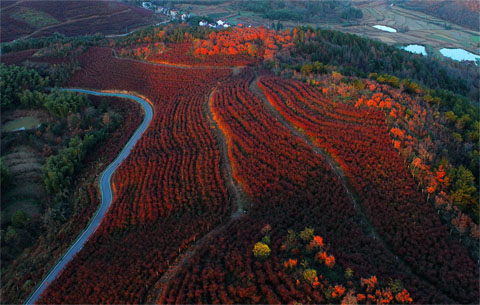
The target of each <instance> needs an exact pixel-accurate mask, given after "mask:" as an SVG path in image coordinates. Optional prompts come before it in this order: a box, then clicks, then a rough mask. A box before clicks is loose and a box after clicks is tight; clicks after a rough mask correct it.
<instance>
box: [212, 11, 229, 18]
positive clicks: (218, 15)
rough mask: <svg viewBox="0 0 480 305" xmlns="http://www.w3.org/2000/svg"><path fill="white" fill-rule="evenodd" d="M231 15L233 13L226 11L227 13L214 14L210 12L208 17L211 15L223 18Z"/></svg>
mask: <svg viewBox="0 0 480 305" xmlns="http://www.w3.org/2000/svg"><path fill="white" fill-rule="evenodd" d="M228 15H231V13H228V12H225V13H213V14H208V17H211V18H213V19H218V18H223V17H225V16H228Z"/></svg>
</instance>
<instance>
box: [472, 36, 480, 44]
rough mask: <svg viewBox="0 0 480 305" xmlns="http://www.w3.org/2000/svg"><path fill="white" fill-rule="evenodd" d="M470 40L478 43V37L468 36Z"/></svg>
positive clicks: (479, 37) (479, 38)
mask: <svg viewBox="0 0 480 305" xmlns="http://www.w3.org/2000/svg"><path fill="white" fill-rule="evenodd" d="M470 39H471V40H472V42H473V43H479V42H480V36H476V35H472V36H470Z"/></svg>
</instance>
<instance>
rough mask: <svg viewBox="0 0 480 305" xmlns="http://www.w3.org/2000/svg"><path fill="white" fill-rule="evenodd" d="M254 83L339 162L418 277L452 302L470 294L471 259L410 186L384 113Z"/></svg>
mask: <svg viewBox="0 0 480 305" xmlns="http://www.w3.org/2000/svg"><path fill="white" fill-rule="evenodd" d="M259 85H260V86H261V87H262V88H263V89H264V90H265V93H266V95H267V96H268V99H269V101H270V102H271V103H272V104H273V106H274V107H275V108H277V109H278V111H280V112H281V113H282V115H283V116H284V117H285V118H287V119H288V120H289V121H290V122H292V123H293V124H294V125H296V126H297V127H299V128H302V129H303V130H304V132H305V133H306V134H307V135H308V136H310V137H311V138H313V139H314V142H315V143H316V144H317V145H319V146H321V147H323V148H324V149H326V150H327V151H328V152H329V153H331V154H332V155H333V157H334V158H335V159H336V160H337V161H338V162H339V163H340V164H341V166H342V168H343V169H344V170H345V172H346V175H347V177H348V179H349V182H350V183H351V184H352V185H353V187H354V188H355V189H356V191H357V193H358V195H359V197H360V199H361V204H362V205H363V207H364V209H365V211H366V215H367V216H368V218H369V219H370V221H371V222H372V225H373V226H374V227H375V229H376V230H377V232H378V233H379V235H380V236H381V237H382V238H383V239H384V240H385V241H386V242H387V244H388V245H389V246H390V247H391V248H392V249H393V250H394V251H395V253H397V254H398V256H400V257H401V258H403V260H404V261H405V262H406V263H407V264H409V265H410V266H412V270H414V272H415V273H416V274H417V275H418V276H420V277H422V278H423V279H425V281H427V282H430V283H432V284H434V285H435V286H436V287H437V289H438V290H439V291H443V292H444V293H445V294H446V295H448V296H450V297H452V298H453V299H456V300H461V301H462V302H473V301H474V300H475V299H478V275H479V274H478V268H476V267H475V266H476V264H475V263H474V262H473V261H472V259H471V258H470V256H469V255H468V253H467V251H466V249H465V248H463V247H462V246H461V245H460V244H459V243H458V241H456V240H452V239H451V238H450V237H449V232H448V230H447V229H446V227H445V226H444V225H442V224H441V222H440V219H439V217H438V216H437V213H436V211H435V209H434V207H433V206H432V205H430V204H428V203H427V202H426V199H425V197H424V196H423V195H422V194H421V193H420V192H418V191H417V187H416V185H415V181H414V180H413V177H412V176H411V175H410V174H409V172H408V169H407V167H406V166H405V165H404V162H403V160H402V159H401V157H400V156H399V154H398V153H397V152H396V151H395V150H394V148H393V147H392V145H391V139H390V136H389V134H388V128H387V126H386V125H385V114H384V112H381V111H378V110H372V109H371V108H369V109H359V108H355V107H352V106H349V105H346V104H341V103H335V102H333V101H331V100H329V99H327V98H325V97H324V96H323V95H322V94H321V93H320V92H318V91H317V90H315V89H313V88H311V87H310V86H308V85H305V84H303V83H301V82H298V81H288V80H284V79H280V78H273V77H263V78H261V79H260V81H259ZM378 97H379V96H378ZM376 99H377V98H375V99H374V100H376ZM376 102H377V101H375V103H376ZM432 260H433V261H436V262H439V263H440V264H441V265H442V268H437V267H434V266H432V265H431V262H432ZM377 274H378V273H377ZM452 281H455V282H456V283H458V285H451V283H452Z"/></svg>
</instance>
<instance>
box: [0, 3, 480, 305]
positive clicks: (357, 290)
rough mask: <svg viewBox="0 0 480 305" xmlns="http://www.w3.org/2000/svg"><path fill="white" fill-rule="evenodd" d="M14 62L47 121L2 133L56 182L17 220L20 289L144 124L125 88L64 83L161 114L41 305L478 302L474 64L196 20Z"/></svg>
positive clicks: (6, 167) (55, 41)
mask: <svg viewBox="0 0 480 305" xmlns="http://www.w3.org/2000/svg"><path fill="white" fill-rule="evenodd" d="M265 3H266V4H265V5H267V4H268V5H275V8H277V9H278V10H282V9H284V8H282V7H281V5H282V4H281V3H280V2H279V3H275V4H272V3H271V2H265ZM282 3H284V5H285V8H288V1H285V2H282ZM322 3H323V4H321V5H320V4H319V7H320V6H322V7H323V6H328V5H330V4H329V3H330V2H328V1H327V2H322ZM332 3H337V2H332ZM239 5H245V6H248V4H247V3H246V2H243V3H240V4H239ZM307 5H309V4H308V3H305V6H307ZM332 5H334V4H332ZM335 5H339V4H338V3H337V4H335ZM343 5H345V4H343ZM277 6H278V7H277ZM260 7H261V6H258V7H256V8H255V9H259V8H260ZM321 9H326V8H319V10H321ZM339 12H340V13H341V14H346V15H352V16H355V15H357V14H358V13H357V12H355V11H352V10H347V11H343V10H339ZM345 17H346V16H345ZM348 18H351V17H350V16H349V17H348ZM279 19H281V18H279ZM1 58H2V62H3V63H5V64H2V65H0V72H1V80H2V81H1V82H0V86H1V92H2V112H5V113H7V114H9V115H10V116H12V117H13V116H14V114H15V113H22V114H23V113H33V112H28V111H35V113H41V114H42V116H41V118H42V119H43V120H44V122H42V124H41V125H40V126H39V127H38V129H34V130H27V131H22V132H21V133H20V132H19V133H2V147H6V151H7V152H8V151H9V149H12V147H14V146H16V144H15V143H27V144H28V145H31V146H32V147H41V150H40V151H41V152H42V154H43V156H42V163H41V164H42V166H41V171H40V175H39V177H40V178H39V179H41V181H42V188H43V191H44V193H45V197H44V199H43V201H44V202H43V203H42V204H43V208H42V213H40V214H41V215H40V216H35V217H32V216H31V215H28V214H27V213H26V212H25V211H21V210H19V211H18V212H17V211H15V212H14V213H11V215H9V220H8V221H3V220H2V239H1V240H2V249H3V248H4V247H10V248H9V249H12V250H11V252H9V257H8V260H7V262H8V264H9V265H8V266H7V267H3V266H2V289H1V290H2V302H3V303H18V302H22V301H23V300H24V299H25V298H26V297H27V296H28V295H29V293H31V292H32V291H33V289H34V288H35V286H36V284H37V283H39V282H40V281H41V279H42V277H43V276H44V275H45V273H46V271H47V270H48V266H51V265H52V264H53V263H54V262H55V257H56V258H58V257H60V256H61V253H62V251H64V250H65V246H68V245H69V244H70V243H71V242H72V240H73V239H74V238H75V236H76V233H79V232H81V229H82V228H83V227H84V226H85V224H86V223H87V222H88V219H90V217H91V216H92V214H93V213H94V212H95V209H96V206H98V204H99V198H100V195H101V189H99V188H98V187H97V184H96V183H97V182H96V180H95V177H96V175H98V174H99V173H101V171H102V170H103V169H104V168H105V167H106V166H108V164H109V163H110V162H111V161H112V160H113V159H114V157H115V155H116V154H117V153H118V152H119V150H120V149H121V148H122V147H123V145H124V143H125V142H126V141H127V140H128V138H129V136H130V135H131V134H132V133H133V131H134V130H135V129H136V127H138V125H139V124H140V121H141V116H142V112H141V111H140V110H139V109H138V108H137V107H135V106H134V105H131V104H130V103H128V102H126V101H125V100H122V99H119V98H109V99H102V98H99V97H91V96H85V95H82V94H77V93H70V92H67V91H62V90H60V88H62V87H64V88H86V89H92V90H99V91H109V92H129V93H131V94H135V95H137V96H139V97H142V98H144V99H145V100H147V101H148V102H149V103H150V104H151V105H152V107H153V108H154V114H153V118H152V121H151V123H150V125H149V126H148V128H147V129H146V131H145V132H144V133H143V135H142V137H141V138H140V139H139V140H138V142H137V143H136V144H135V146H134V147H133V148H132V150H131V151H130V153H129V155H128V157H127V158H126V159H125V160H124V161H123V162H122V163H121V164H120V166H119V167H118V169H117V170H116V172H115V174H114V175H113V178H112V184H111V187H112V189H113V191H114V198H113V200H112V203H111V206H110V208H109V210H108V211H107V213H106V214H105V217H104V218H103V220H102V222H101V223H100V225H99V227H98V229H97V230H96V231H95V233H93V235H92V236H91V237H90V238H89V239H88V240H87V242H86V243H85V244H84V245H83V248H82V250H81V251H80V252H79V253H78V254H77V255H76V256H75V257H74V258H73V259H72V260H71V261H70V262H69V263H68V264H67V265H66V267H65V269H64V270H63V271H62V272H61V273H60V274H59V276H58V277H57V278H56V279H55V280H54V281H52V282H51V283H48V286H47V288H46V289H45V290H44V291H43V292H42V294H41V296H40V298H39V299H38V303H53V304H60V303H78V304H87V303H89V304H97V303H117V304H120V303H122V304H124V303H155V304H165V303H181V304H187V303H188V304H190V303H208V304H213V303H223V304H231V303H237V304H246V303H256V304H267V303H268V304H270V303H272V304H273V303H275V304H277V303H306V304H375V303H377V304H412V303H415V304H422V303H424V304H454V303H455V304H471V303H476V302H477V301H478V300H479V298H480V291H479V268H478V262H479V259H480V254H479V246H478V245H479V240H480V229H479V217H480V216H479V206H480V204H479V197H478V193H479V176H478V171H479V168H478V164H479V161H480V154H479V151H480V148H479V137H478V135H479V133H480V123H479V120H480V117H479V116H480V115H479V105H478V100H479V92H478V87H477V86H478V81H479V80H480V76H479V71H478V67H476V66H475V65H474V64H471V63H465V62H463V63H456V62H453V61H450V60H445V61H440V60H438V59H434V58H423V57H421V56H419V55H414V54H411V53H408V52H405V51H402V50H400V49H398V48H395V47H392V46H388V45H386V44H384V43H381V42H378V41H373V40H368V39H365V38H360V37H357V36H354V35H350V34H343V33H340V32H335V31H330V30H325V29H320V28H318V29H313V28H310V27H296V28H293V29H277V30H275V29H266V28H263V27H244V26H238V27H235V28H230V29H222V30H215V29H209V28H202V27H189V26H187V25H186V24H168V25H159V26H155V27H150V28H146V29H142V30H139V31H136V32H134V33H132V34H131V35H127V36H124V37H118V38H106V37H102V36H100V35H98V36H89V37H83V38H79V39H75V38H66V37H63V36H60V35H57V36H56V37H50V38H41V39H34V40H28V41H18V42H12V43H9V44H6V45H3V46H2V57H1ZM19 84H23V85H21V86H20V85H19ZM52 88H53V89H52ZM3 123H4V122H3V121H2V125H3ZM4 155H5V156H4ZM6 157H8V156H7V154H6V153H4V152H2V159H1V163H0V169H1V181H2V195H3V193H4V192H6V193H7V194H8V192H9V191H8V190H7V189H8V187H10V186H13V185H15V179H16V178H15V177H16V176H15V175H14V174H12V173H13V172H14V169H15V166H12V163H8V162H5V160H7V161H8V158H6ZM17 180H18V179H17ZM17 183H18V182H17ZM4 185H5V186H6V187H7V189H5V188H4ZM72 198H73V199H72ZM13 200H14V199H13ZM2 213H4V211H2ZM3 215H4V214H2V219H5V218H4V217H3ZM45 223H47V224H48V225H45ZM34 224H35V225H36V227H34V226H33V225H34ZM32 228H34V229H32ZM35 228H41V230H36V229H35ZM55 228H60V230H59V231H57V232H58V233H57V232H56V231H55V230H54V229H55ZM44 232H45V233H44ZM28 234H30V235H29V236H28V238H25V239H21V240H20V238H23V237H22V236H27V235H28ZM41 234H44V235H45V238H40V237H38V236H40V235H41ZM18 240H20V241H21V242H17V241H18ZM24 240H26V241H24ZM62 244H63V245H64V246H63V247H62V246H61V245H62ZM50 249H53V251H52V253H53V254H52V257H53V258H52V259H50V260H48V259H46V256H47V254H48V253H49V251H50ZM22 253H24V255H21V254H22ZM37 257H38V258H37ZM3 262H4V258H2V263H3ZM41 264H45V266H47V267H43V268H41V267H39V266H40V265H41ZM4 300H6V301H4Z"/></svg>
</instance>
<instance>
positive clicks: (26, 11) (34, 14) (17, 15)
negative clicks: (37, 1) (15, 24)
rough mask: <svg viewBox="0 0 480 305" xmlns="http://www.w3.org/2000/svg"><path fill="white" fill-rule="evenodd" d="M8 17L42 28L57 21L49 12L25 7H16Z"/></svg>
mask: <svg viewBox="0 0 480 305" xmlns="http://www.w3.org/2000/svg"><path fill="white" fill-rule="evenodd" d="M10 17H11V18H13V19H15V20H18V21H22V22H25V23H27V24H28V25H31V26H33V27H35V28H42V27H45V26H49V25H53V24H57V23H59V21H58V20H57V19H55V18H53V17H52V16H50V15H49V14H47V13H44V12H41V11H37V10H35V9H32V8H27V7H18V8H17V9H15V11H14V12H13V13H12V14H11V16H10Z"/></svg>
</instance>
